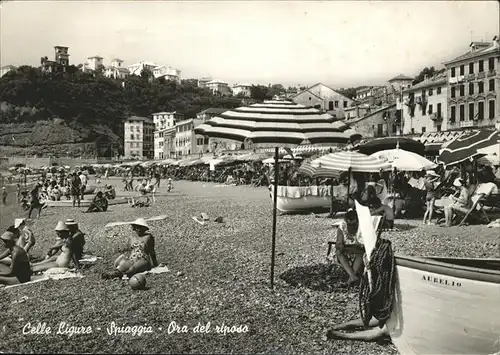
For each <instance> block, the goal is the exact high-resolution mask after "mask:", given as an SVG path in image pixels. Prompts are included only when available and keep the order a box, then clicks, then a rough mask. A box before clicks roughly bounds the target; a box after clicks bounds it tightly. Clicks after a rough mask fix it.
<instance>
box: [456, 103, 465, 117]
mask: <svg viewBox="0 0 500 355" xmlns="http://www.w3.org/2000/svg"><path fill="white" fill-rule="evenodd" d="M458 112H459V118H460V121H465V105H464V104H462V105H460V106H459V111H458Z"/></svg>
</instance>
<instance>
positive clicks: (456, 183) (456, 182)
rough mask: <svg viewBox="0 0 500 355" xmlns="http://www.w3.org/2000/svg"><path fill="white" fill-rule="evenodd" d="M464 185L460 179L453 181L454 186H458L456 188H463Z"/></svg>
mask: <svg viewBox="0 0 500 355" xmlns="http://www.w3.org/2000/svg"><path fill="white" fill-rule="evenodd" d="M463 185H464V184H463V182H462V179H460V178H458V179H455V181H453V186H456V187H462V186H463Z"/></svg>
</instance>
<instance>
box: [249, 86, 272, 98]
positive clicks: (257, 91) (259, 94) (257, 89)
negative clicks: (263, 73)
mask: <svg viewBox="0 0 500 355" xmlns="http://www.w3.org/2000/svg"><path fill="white" fill-rule="evenodd" d="M269 89H270V88H269V87H267V86H264V85H252V87H251V88H250V97H251V98H252V99H254V100H256V101H260V102H262V101H264V100H269V99H271V98H272V96H270V94H269Z"/></svg>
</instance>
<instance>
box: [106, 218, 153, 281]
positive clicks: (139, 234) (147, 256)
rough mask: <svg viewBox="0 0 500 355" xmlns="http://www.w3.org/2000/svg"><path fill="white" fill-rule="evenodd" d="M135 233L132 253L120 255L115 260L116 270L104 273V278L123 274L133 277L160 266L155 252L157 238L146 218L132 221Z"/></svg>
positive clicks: (131, 245) (117, 276) (118, 276)
mask: <svg viewBox="0 0 500 355" xmlns="http://www.w3.org/2000/svg"><path fill="white" fill-rule="evenodd" d="M131 226H132V230H133V232H134V233H135V235H132V236H131V237H130V241H129V243H130V249H131V251H130V255H129V257H128V258H127V257H126V256H125V255H124V254H122V255H120V256H119V257H118V258H117V259H116V260H115V262H114V265H115V267H116V270H114V271H113V272H110V273H103V274H102V278H103V279H113V278H121V277H122V276H123V275H127V276H128V277H131V276H132V275H135V274H137V273H140V272H144V271H148V270H151V269H152V268H153V267H156V266H158V260H157V259H156V252H155V239H154V237H153V235H152V234H151V233H150V232H149V226H148V225H147V223H146V221H145V220H144V218H139V219H137V220H135V221H134V222H132V223H131Z"/></svg>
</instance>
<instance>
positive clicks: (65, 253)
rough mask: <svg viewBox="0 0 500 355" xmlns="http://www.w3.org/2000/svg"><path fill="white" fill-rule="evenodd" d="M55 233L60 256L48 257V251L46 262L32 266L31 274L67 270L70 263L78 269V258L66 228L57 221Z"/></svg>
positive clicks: (62, 223)
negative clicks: (60, 269)
mask: <svg viewBox="0 0 500 355" xmlns="http://www.w3.org/2000/svg"><path fill="white" fill-rule="evenodd" d="M55 231H56V233H57V235H58V237H59V238H60V239H61V243H60V244H62V245H61V246H60V250H61V254H59V255H57V256H55V255H50V251H49V254H47V256H48V258H47V259H46V260H44V261H42V262H39V263H36V264H33V267H32V269H33V272H41V271H46V270H48V269H51V268H69V266H70V263H71V261H73V263H74V264H75V268H76V269H80V263H79V262H78V257H77V256H76V254H75V244H74V243H73V239H72V238H71V234H70V231H69V228H68V226H67V225H66V224H65V223H64V222H62V221H59V222H57V226H56V228H55ZM52 249H54V248H51V250H52ZM49 255H50V256H49Z"/></svg>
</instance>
